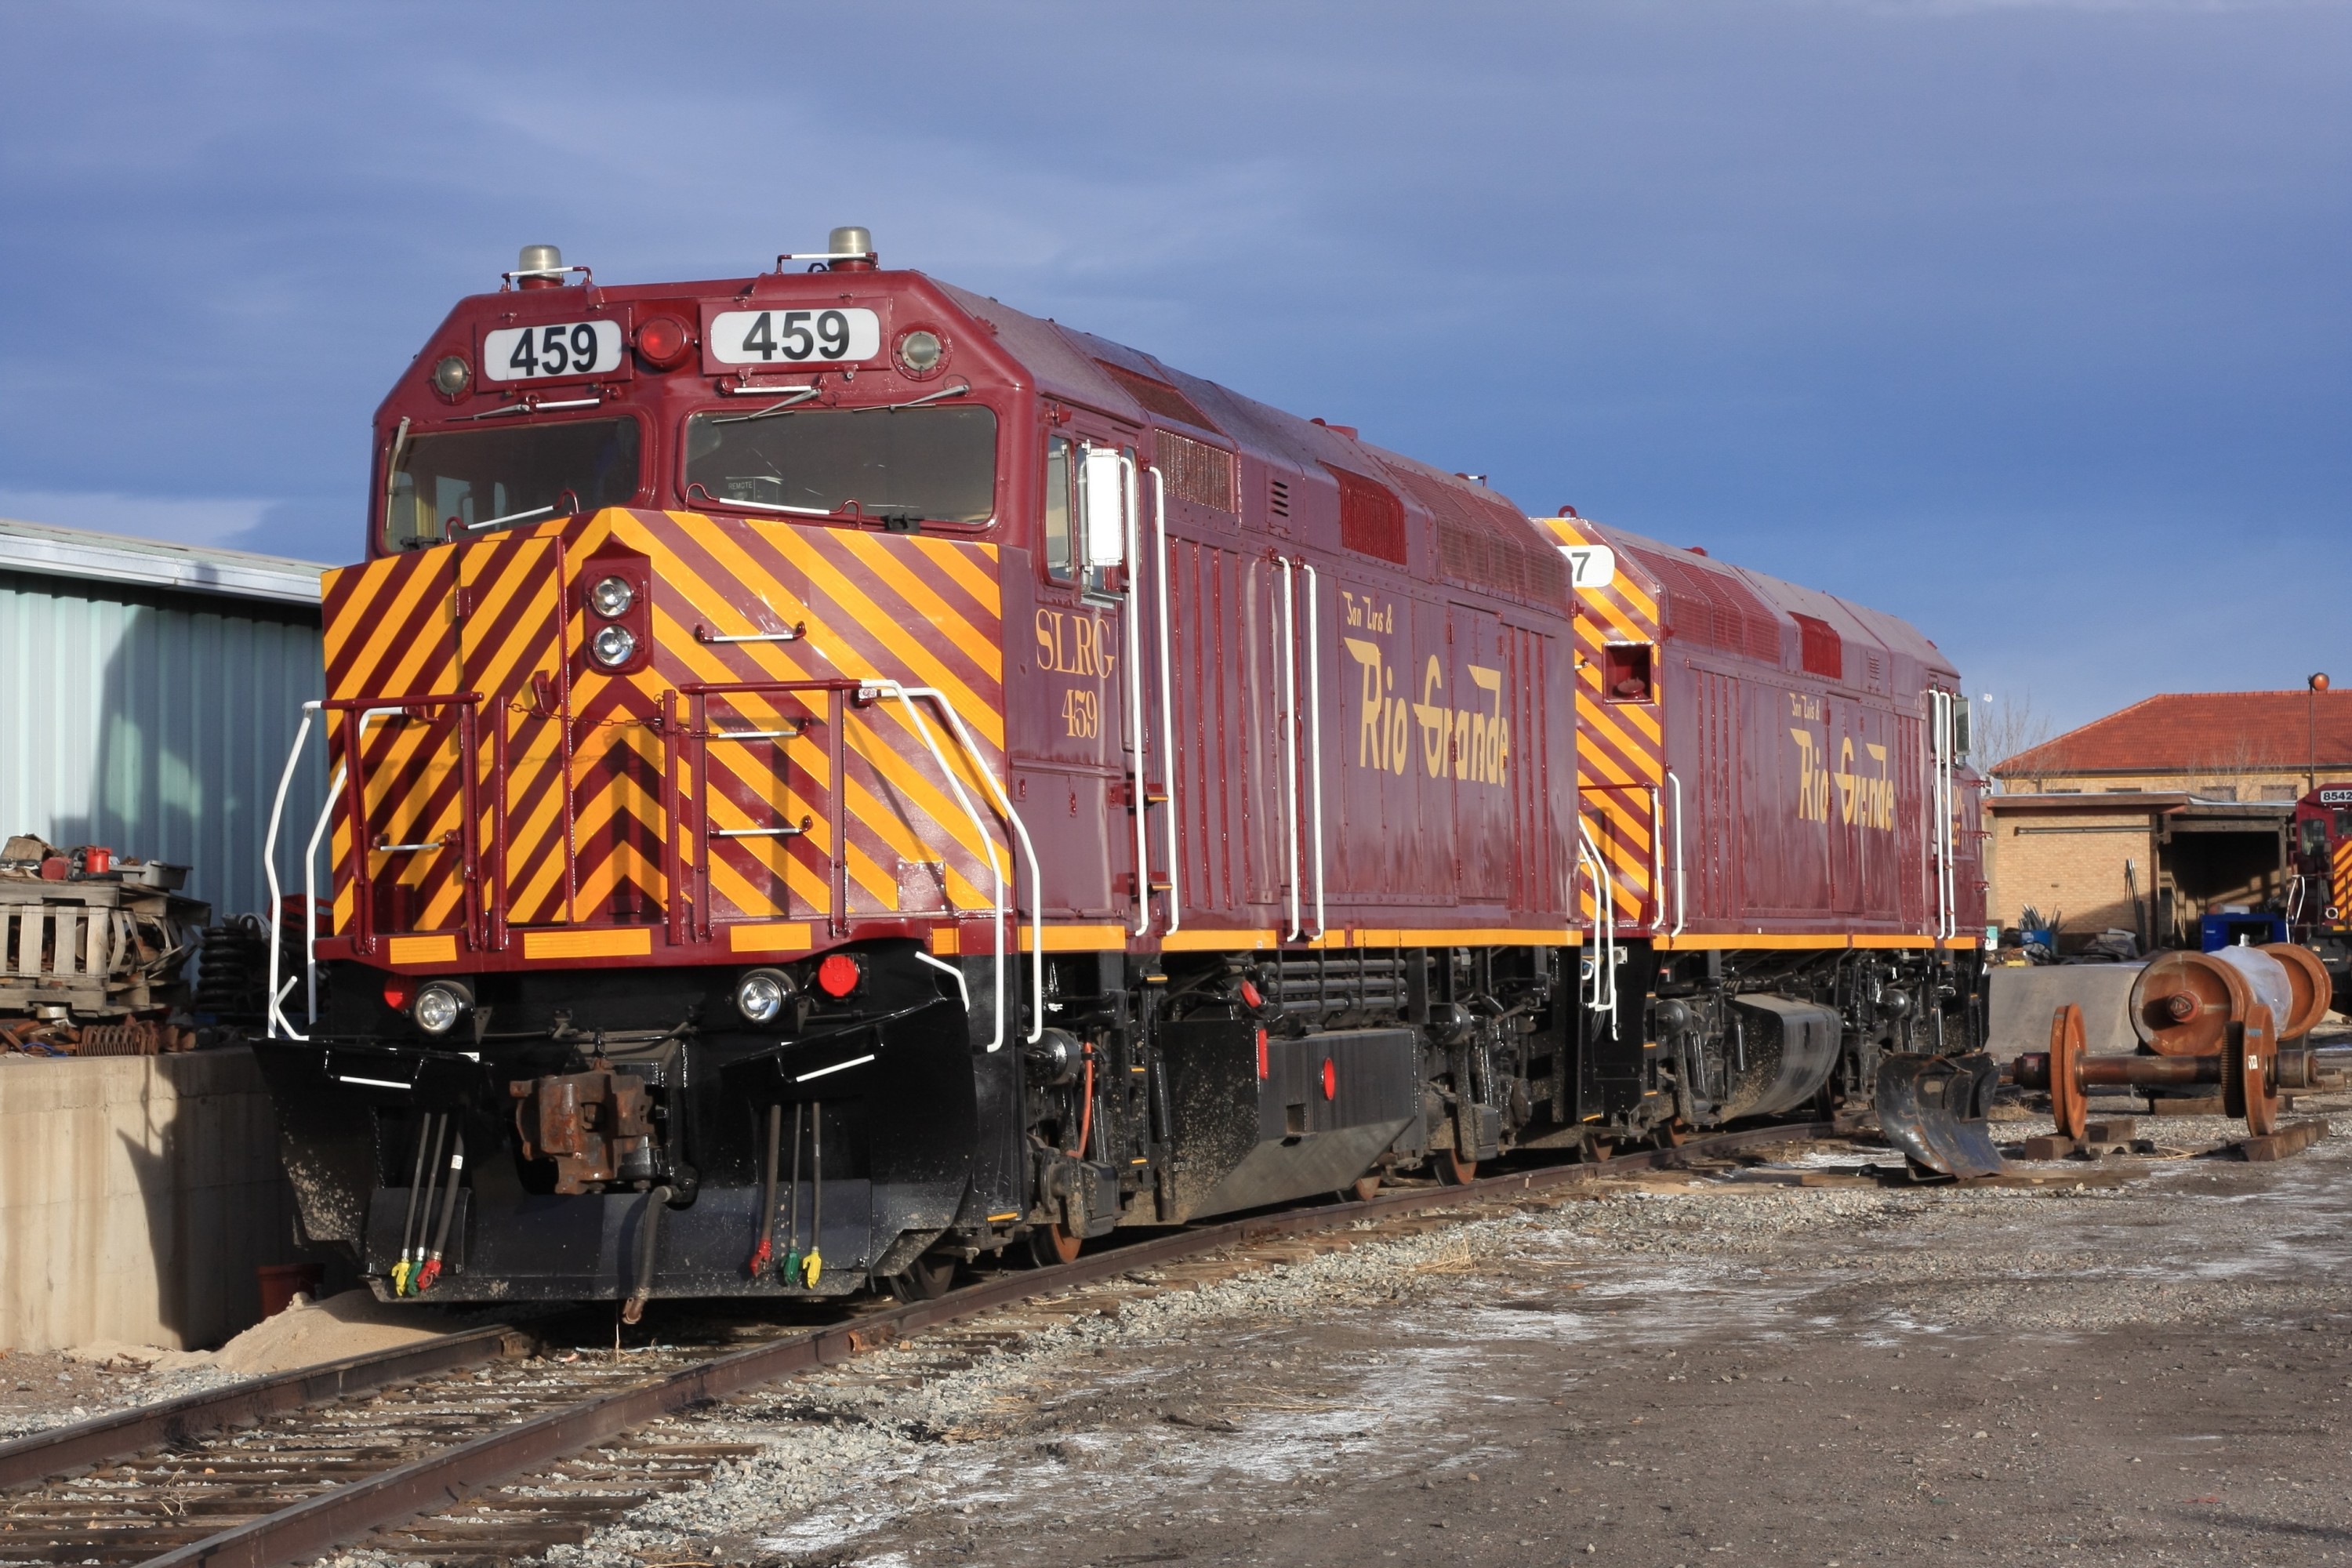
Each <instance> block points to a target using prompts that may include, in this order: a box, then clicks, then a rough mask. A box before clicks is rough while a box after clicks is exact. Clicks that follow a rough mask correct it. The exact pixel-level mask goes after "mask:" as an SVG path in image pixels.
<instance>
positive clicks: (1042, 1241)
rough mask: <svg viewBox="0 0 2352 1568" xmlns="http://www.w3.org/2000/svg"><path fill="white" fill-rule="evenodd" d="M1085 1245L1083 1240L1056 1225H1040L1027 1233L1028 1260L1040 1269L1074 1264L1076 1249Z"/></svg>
mask: <svg viewBox="0 0 2352 1568" xmlns="http://www.w3.org/2000/svg"><path fill="white" fill-rule="evenodd" d="M1085 1245H1086V1241H1085V1240H1084V1238H1082V1237H1075V1236H1072V1235H1071V1234H1070V1233H1069V1232H1068V1231H1066V1230H1064V1229H1063V1228H1062V1227H1061V1226H1058V1225H1041V1226H1038V1227H1037V1228H1036V1229H1034V1230H1033V1231H1031V1232H1030V1233H1029V1258H1030V1260H1031V1261H1032V1262H1034V1263H1035V1264H1036V1265H1037V1267H1038V1268H1053V1267H1054V1266H1055V1264H1058V1263H1076V1261H1077V1260H1078V1248H1080V1247H1084V1246H1085Z"/></svg>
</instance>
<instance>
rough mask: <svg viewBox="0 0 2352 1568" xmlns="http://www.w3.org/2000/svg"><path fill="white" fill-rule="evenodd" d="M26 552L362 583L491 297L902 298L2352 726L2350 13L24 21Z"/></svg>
mask: <svg viewBox="0 0 2352 1568" xmlns="http://www.w3.org/2000/svg"><path fill="white" fill-rule="evenodd" d="M0 44H5V57H0V58H5V59H6V60H7V62H8V65H7V78H8V90H7V91H6V92H5V94H0V215H4V216H0V514H8V515H16V516H25V517H33V518H36V519H41V520H47V521H59V522H66V523H71V524H78V525H83V526H89V527H102V528H112V529H116V530H120V531H130V532H145V533H153V534H157V535H161V536H165V537H173V538H181V539H187V540H194V541H204V542H219V543H229V544H236V545H241V546H244V547H246V548H251V549H261V550H272V551H278V552H286V553H291V554H299V555H305V556H309V557H311V558H314V559H320V560H329V561H340V560H346V559H350V558H352V557H353V556H354V555H355V554H356V553H357V552H358V550H359V548H360V509H361V506H362V491H363V489H364V488H365V470H366V461H367V457H366V454H367V438H366V429H367V419H368V416H369V414H370V412H371V410H372V409H373V406H374V405H375V403H376V402H377V401H378V399H379V398H380V397H381V396H382V395H383V390H384V388H385V387H386V386H387V385H388V384H389V383H390V382H391V380H392V379H393V377H394V376H395V375H396V374H398V373H399V372H400V371H401V369H402V368H403V367H404V365H405V363H407V361H408V358H409V356H410V355H411V354H412V353H414V352H415V350H416V348H417V346H418V345H419V344H420V343H421V342H422V341H423V337H424V334H425V331H427V330H428V329H429V328H430V327H431V326H432V324H433V323H434V322H435V321H437V320H438V319H439V318H440V316H441V315H442V314H443V313H444V312H445V311H446V310H447V308H448V306H449V304H450V302H451V301H452V300H454V299H455V298H457V296H459V295H461V294H464V293H467V292H471V291H478V290H480V289H486V288H494V287H495V286H496V282H497V274H498V273H499V270H500V269H501V268H506V267H509V266H511V265H512V263H513V256H514V251H515V248H516V247H517V246H519V245H520V244H523V243H526V242H530V241H537V240H546V241H551V242H553V243H557V244H560V245H562V247H564V253H565V256H566V258H567V259H571V260H575V261H585V262H588V263H590V264H592V265H593V267H594V268H595V269H596V274H597V276H598V277H599V278H601V279H608V280H653V279H678V278H698V277H710V276H730V275H740V274H742V273H744V272H746V271H749V270H751V269H754V268H758V267H760V266H762V265H764V264H766V263H767V262H768V261H769V260H770V258H772V257H773V256H774V255H775V253H776V252H777V251H778V250H780V249H793V248H811V247H816V246H819V245H821V244H822V242H823V240H824V234H825V230H826V229H827V228H828V227H830V226H832V225H835V224H837V223H864V224H866V225H868V226H871V227H872V228H873V229H874V231H875V233H876V236H877V244H878V245H879V247H881V249H882V250H883V252H884V255H885V259H886V261H888V262H890V263H894V264H899V265H909V266H917V267H920V268H925V269H927V270H929V271H932V272H935V273H937V274H939V275H940V276H942V277H944V278H947V279H951V280H954V281H957V282H960V283H963V284H965V285H967V286H970V287H972V288H977V289H982V291H984V292H987V293H991V294H994V295H997V296H998V297H1000V298H1002V299H1003V300H1006V301H1008V302H1009V303H1013V304H1015V305H1019V306H1021V307H1023V308H1025V309H1028V310H1034V311H1037V312H1039V313H1041V314H1047V315H1052V316H1055V317H1058V318H1060V319H1061V320H1064V321H1070V322H1073V323H1076V324H1077V325H1080V326H1084V327H1087V328H1089V329H1091V330H1094V331H1100V332H1102V333H1104V334H1106V335H1108V336H1110V337H1113V338H1118V339H1120V340H1123V341H1126V342H1132V343H1134V344H1136V345H1138V346H1139V347H1142V348H1145V349H1148V350H1150V351H1151V352H1153V353H1158V354H1160V355H1161V356H1162V357H1164V358H1166V359H1168V360H1170V361H1171V363H1178V364H1181V365H1183V366H1184V367H1186V368H1188V369H1190V370H1192V371H1193V372H1195V373H1197V374H1203V375H1207V376H1211V377H1213V378H1214V379H1217V380H1221V381H1223V382H1226V383H1228V384H1232V385H1234V386H1235V387H1238V388H1240V389H1241V390H1243V391H1244V392H1247V393H1249V394H1251V395H1255V396H1259V397H1263V398H1265V399H1267V400H1268V401H1270V402H1274V403H1276V404H1279V405H1284V406H1286V407H1289V408H1292V409H1295V410H1297V412H1299V413H1301V414H1307V415H1319V416H1325V417H1328V418H1330V419H1332V420H1335V421H1339V422H1342V423H1347V424H1352V425H1358V426H1361V427H1362V428H1363V431H1364V434H1365V436H1366V437H1368V438H1370V439H1373V440H1377V441H1380V442H1381V443H1382V444H1384V445H1387V446H1391V447H1397V448H1400V449H1402V450H1403V451H1406V452H1410V453H1412V454H1414V455H1415V456H1418V457H1422V458H1427V459H1428V460H1430V461H1432V462H1435V463H1438V464H1440V465H1442V466H1443V467H1445V468H1462V469H1467V470H1469V471H1472V472H1483V473H1487V474H1490V475H1491V476H1492V477H1493V480H1494V482H1495V483H1496V486H1497V487H1498V488H1500V489H1503V490H1504V491H1505V492H1506V493H1507V494H1509V495H1511V496H1513V497H1514V498H1516V499H1517V500H1519V501H1520V502H1521V503H1522V504H1523V505H1525V506H1526V507H1527V508H1528V510H1532V511H1549V510H1552V509H1553V508H1554V507H1556V506H1557V505H1559V503H1560V502H1562V501H1572V502H1574V503H1575V504H1576V505H1577V506H1578V507H1579V508H1580V510H1583V511H1584V512H1585V513H1586V514H1587V515H1591V516H1598V517H1601V518H1603V519H1606V520H1608V521H1615V522H1619V523H1622V524H1624V525H1625V526H1628V527H1631V528H1633V529H1636V530H1638V531H1643V532H1646V533H1652V534H1655V535H1658V536H1660V537H1663V538H1664V539H1667V540H1669V541H1672V542H1677V543H1703V544H1705V545H1706V546H1707V547H1708V548H1709V549H1710V550H1711V551H1712V552H1715V553H1716V554H1717V555H1721V556H1726V557H1729V558H1731V559H1734V560H1738V561H1740V562H1742V563H1748V564H1752V565H1756V566H1759V567H1761V568H1763V569H1765V570H1767V571H1770V572H1774V573H1777V574H1781V575H1784V576H1788V577H1792V578H1796V579H1799V580H1801V581H1804V582H1808V583H1812V584H1820V585H1822V586H1824V587H1828V588H1831V589H1833V590H1834V591H1836V592H1839V593H1842V594H1846V595H1851V596H1853V597H1855V598H1858V599H1861V600H1864V601H1865V602H1867V603H1870V604H1874V605H1880V606H1882V607H1884V608H1886V609H1889V610H1893V611H1895V612H1896V613H1898V614H1901V615H1904V616H1907V617H1909V618H1910V619H1912V620H1914V621H1916V623H1917V624H1918V625H1919V626H1921V627H1922V628H1923V629H1924V630H1926V631H1927V634H1928V635H1929V636H1931V637H1935V638H1936V639H1937V642H1939V643H1940V644H1941V645H1942V646H1943V647H1945V648H1946V649H1947V650H1948V651H1949V652H1951V653H1952V654H1953V655H1954V656H1955V657H1956V658H1958V661H1959V663H1960V666H1961V668H1962V669H1963V670H1964V671H1965V672H1966V674H1967V677H1968V680H1969V685H1970V687H1971V689H1976V690H1979V691H1992V692H1996V693H2000V694H2001V695H2002V696H2003V697H2004V698H2008V699H2011V700H2014V699H2015V698H2017V697H2020V696H2022V695H2024V694H2027V693H2030V694H2031V697H2032V702H2033V704H2034V706H2035V707H2036V708H2037V709H2039V710H2042V711H2043V712H2045V713H2047V714H2049V715H2051V716H2052V717H2053V718H2055V719H2056V720H2058V721H2061V722H2062V723H2073V722H2078V721H2083V720H2086V719H2089V718H2091V717H2094V716H2095V715H2096V714H2098V713H2100V712H2103V711H2105V710H2108V709H2110V708H2113V707H2116V706H2118V705H2120V704H2122V703H2124V702H2126V701H2130V700H2134V699H2136V698H2137V697H2139V696H2142V695H2144V694H2146V693H2147V692H2148V691H2152V690H2158V689H2241V688H2253V687H2284V686H2300V685H2301V684H2302V681H2303V678H2304V677H2305V675H2306V674H2307V673H2309V672H2310V671H2311V670H2313V669H2321V668H2326V669H2332V670H2334V671H2335V673H2336V675H2337V677H2338V679H2352V658H2347V643H2352V638H2347V630H2346V626H2347V620H2346V616H2345V614H2344V606H2345V605H2347V602H2352V564H2347V553H2352V552H2348V551H2347V545H2352V531H2347V527H2346V522H2347V494H2352V440H2347V436H2352V427H2347V415H2352V355H2348V354H2347V349H2352V330H2347V329H2352V300H2347V284H2352V91H2347V88H2348V87H2352V7H2347V6H2345V5H2126V4H2116V3H2108V4H2084V5H2035V4H2023V3H2005V4H1989V5H1970V4H1957V3H1946V4H1926V5H1900V4H1830V3H1816V4H1802V5H1797V4H1790V5H1779V4H1771V3H1768V0H1750V3H1747V4H1738V5H1696V4H1694V5H1663V4H1647V5H1635V4H1624V5H1617V4H1589V5H1475V4H1473V5H1465V4H1451V5H1444V6H1437V5H1430V6H1403V5H1381V4H1376V3H1358V4H1342V5H1263V4H1260V5H1199V4H1185V5H1156V6H1150V7H1143V6H1123V5H1020V4H1012V5H984V6H950V5H889V4H869V5H857V6H840V7H824V8H820V7H816V6H813V5H719V4H699V5H698V4H674V5H663V6H620V5H598V4H592V3H575V4H571V5H562V6H479V5H468V6H436V5H422V4H404V5H372V6H360V5H329V6H320V5H299V6H297V5H286V6H275V7H273V6H268V5H233V4H220V3H215V4H205V5H166V4H152V5H79V6H75V7H71V8H68V7H63V6H42V5H26V4H11V5H5V6H0Z"/></svg>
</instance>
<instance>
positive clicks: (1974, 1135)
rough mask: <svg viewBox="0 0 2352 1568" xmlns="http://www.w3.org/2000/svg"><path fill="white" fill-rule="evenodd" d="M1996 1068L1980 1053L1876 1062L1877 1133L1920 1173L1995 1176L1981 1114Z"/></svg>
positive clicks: (1996, 1161)
mask: <svg viewBox="0 0 2352 1568" xmlns="http://www.w3.org/2000/svg"><path fill="white" fill-rule="evenodd" d="M1999 1083H2000V1067H1999V1066H1998V1065H1996V1064H1995V1063H1994V1061H1993V1059H1992V1058H1991V1057H1990V1055H1989V1054H1987V1053H1986V1052H1983V1051H1976V1052H1972V1053H1970V1054H1969V1055H1968V1056H1964V1057H1929V1056H1907V1055H1900V1056H1887V1057H1882V1058H1879V1063H1878V1089H1877V1092H1876V1094H1875V1096H1874V1100H1875V1102H1876V1105H1877V1109H1878V1130H1879V1131H1881V1132H1883V1133H1885V1135H1886V1141H1887V1142H1890V1143H1892V1144H1894V1145H1895V1147H1896V1148H1897V1149H1900V1150H1902V1151H1903V1152H1904V1154H1905V1155H1906V1156H1907V1157H1908V1158H1909V1159H1910V1161H1911V1163H1913V1164H1915V1165H1917V1166H1919V1167H1920V1168H1921V1169H1923V1170H1928V1171H1934V1172H1936V1173H1939V1174H1942V1175H1947V1176H1997V1175H1999V1174H2000V1173H2001V1171H2002V1170H2003V1169H2004V1168H2005V1167H2004V1166H2003V1165H2002V1163H2001V1158H2000V1151H1999V1150H1997V1149H1995V1148H1994V1147H1993V1145H1992V1129H1991V1128H1990V1126H1988V1125H1987V1124H1986V1121H1985V1112H1986V1110H1988V1109H1990V1106H1991V1105H1992V1093H1993V1089H1994V1086H1996V1085H1997V1084H1999Z"/></svg>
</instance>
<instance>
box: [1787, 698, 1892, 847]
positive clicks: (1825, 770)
mask: <svg viewBox="0 0 2352 1568" xmlns="http://www.w3.org/2000/svg"><path fill="white" fill-rule="evenodd" d="M1789 733H1790V736H1791V737H1792V738H1793V739H1794V740H1795V741H1796V742H1797V816H1798V818H1799V820H1801V821H1805V822H1827V821H1828V820H1829V819H1830V785H1831V784H1836V785H1837V798H1838V820H1839V821H1840V822H1843V823H1845V824H1847V825H1848V826H1863V827H1875V828H1878V829H1880V830H1881V831H1883V832H1888V833H1892V832H1893V831H1894V830H1895V781H1894V780H1893V779H1890V778H1888V777H1887V776H1886V748H1885V747H1884V746H1882V745H1879V744H1878V743H1877V742H1864V745H1863V749H1864V751H1866V752H1869V753H1870V757H1871V760H1872V761H1873V762H1874V763H1877V764H1878V774H1877V776H1876V777H1875V778H1873V777H1870V776H1868V775H1866V774H1861V773H1855V772H1854V771H1853V736H1851V735H1848V736H1846V737H1845V738H1844V739H1843V741H1841V742H1839V745H1838V765H1837V768H1836V770H1835V771H1834V772H1832V770H1831V768H1830V765H1829V740H1828V738H1827V737H1826V736H1817V735H1815V734H1814V733H1813V732H1812V731H1811V730H1800V729H1797V728H1796V727H1795V726H1793V725H1791V726H1790V730H1789Z"/></svg>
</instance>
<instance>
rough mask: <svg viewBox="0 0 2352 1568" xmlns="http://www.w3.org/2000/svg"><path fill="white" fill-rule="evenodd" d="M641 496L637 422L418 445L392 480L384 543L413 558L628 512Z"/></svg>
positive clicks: (416, 439) (463, 434) (412, 440)
mask: <svg viewBox="0 0 2352 1568" xmlns="http://www.w3.org/2000/svg"><path fill="white" fill-rule="evenodd" d="M636 493H637V422H636V421H635V420H634V419H575V420H569V421H566V422H565V423H563V424H561V425H508V426H499V428H497V429H494V430H462V431H457V432H453V433H448V434H443V435H435V436H412V437H409V438H408V442H407V445H406V446H405V447H403V448H402V449H401V454H400V461H399V466H398V467H397V468H394V470H393V477H392V497H391V504H390V505H388V506H387V507H386V508H385V509H384V520H383V542H384V544H385V546H386V547H387V548H390V549H393V550H415V549H417V548H420V547H422V546H424V545H428V544H443V543H446V542H449V541H451V540H455V539H467V538H470V537H473V536H475V535H477V534H481V533H487V532H489V531H491V530H493V529H498V528H514V527H520V526H521V525H524V524H527V523H532V522H540V521H545V520H546V519H548V518H551V517H569V516H571V515H572V514H573V513H575V512H583V511H594V510H596V509H597V508H599V507H607V506H626V505H628V504H629V502H630V501H631V500H634V499H635V496H636Z"/></svg>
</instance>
